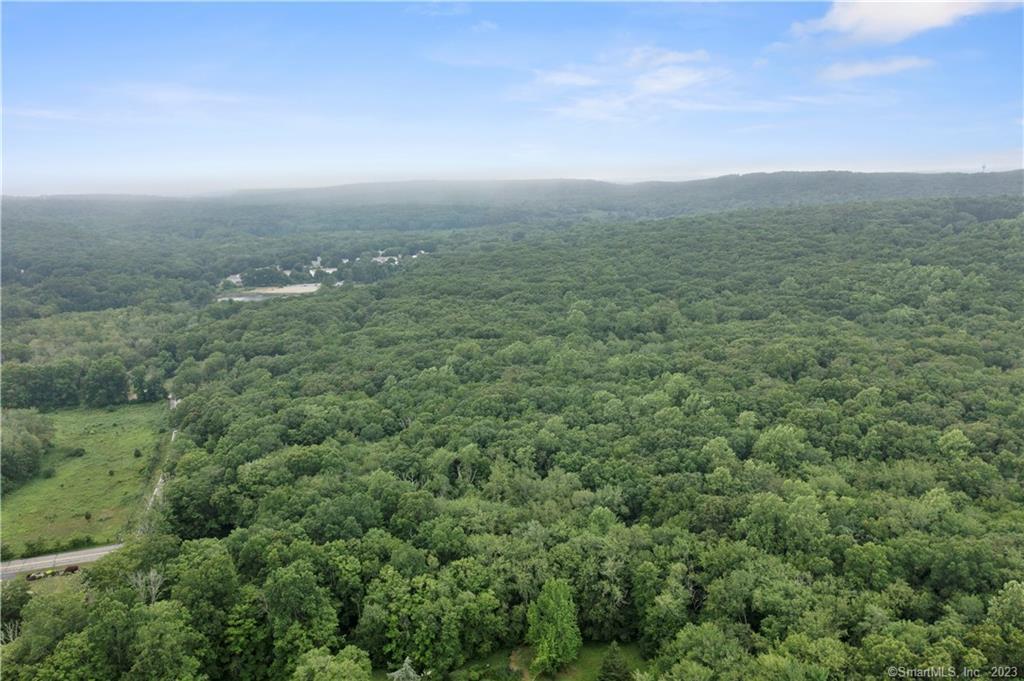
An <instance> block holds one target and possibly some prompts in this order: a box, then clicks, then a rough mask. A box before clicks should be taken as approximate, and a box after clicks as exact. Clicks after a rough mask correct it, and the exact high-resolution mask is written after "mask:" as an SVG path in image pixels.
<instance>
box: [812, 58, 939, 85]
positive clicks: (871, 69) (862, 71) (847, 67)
mask: <svg viewBox="0 0 1024 681" xmlns="http://www.w3.org/2000/svg"><path fill="white" fill-rule="evenodd" d="M931 65H932V61H931V60H929V59H921V58H920V57H892V58H891V59H879V60H875V61H859V62H849V63H837V64H832V65H831V66H829V67H827V68H826V69H824V70H823V71H822V72H821V74H820V75H821V77H822V78H823V79H824V80H853V79H855V78H870V77H872V76H887V75H890V74H893V73H899V72H901V71H909V70H911V69H923V68H925V67H927V66H931Z"/></svg>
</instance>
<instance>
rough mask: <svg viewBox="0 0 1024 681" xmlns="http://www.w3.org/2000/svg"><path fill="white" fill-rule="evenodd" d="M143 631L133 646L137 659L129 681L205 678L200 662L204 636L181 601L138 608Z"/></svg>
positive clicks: (178, 680)
mask: <svg viewBox="0 0 1024 681" xmlns="http://www.w3.org/2000/svg"><path fill="white" fill-rule="evenodd" d="M136 608H138V609H139V620H140V624H139V628H138V630H137V631H136V634H135V641H134V642H133V643H132V645H131V656H132V659H133V660H134V663H133V664H132V668H131V670H130V671H129V672H128V673H127V674H126V675H125V677H124V678H125V679H126V681H136V680H138V681H162V680H164V679H166V681H172V680H174V681H190V680H192V679H196V680H198V679H201V678H203V676H202V675H201V674H200V673H199V668H200V663H199V660H200V659H201V658H202V657H203V656H204V655H205V654H206V651H204V645H205V644H204V641H203V637H202V636H201V635H200V634H199V632H197V631H196V630H195V629H193V628H192V626H191V624H190V623H189V616H188V611H187V610H186V609H185V607H184V606H182V605H181V603H178V602H177V601H158V602H157V603H154V604H153V605H149V606H143V605H138V606H136Z"/></svg>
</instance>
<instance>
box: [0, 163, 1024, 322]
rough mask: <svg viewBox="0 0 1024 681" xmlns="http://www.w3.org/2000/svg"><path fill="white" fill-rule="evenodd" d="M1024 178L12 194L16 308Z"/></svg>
mask: <svg viewBox="0 0 1024 681" xmlns="http://www.w3.org/2000/svg"><path fill="white" fill-rule="evenodd" d="M1022 183H1024V173H1022V172H1021V171H1013V172H1002V173H975V174H964V173H944V174H915V173H849V172H807V173H798V172H783V173H753V174H749V175H730V176H725V177H719V178H712V179H708V180H697V181H690V182H644V183H638V184H631V185H620V184H612V183H607V182H596V181H582V180H539V181H520V182H406V183H402V182H399V183H379V184H355V185H345V186H341V187H327V188H321V189H303V190H281V191H254V192H238V193H236V194H232V195H226V196H210V197H191V198H161V197H134V196H53V197H34V198H30V197H4V206H3V229H4V244H5V248H4V249H3V253H2V261H3V269H2V272H0V274H2V277H3V286H4V295H5V304H4V307H3V315H4V319H8V320H14V319H24V318H38V317H46V316H49V315H52V314H56V313H61V312H71V311H88V310H102V309H107V308H122V307H128V306H138V305H148V306H154V305H166V304H169V303H174V302H179V301H189V302H191V303H193V304H197V305H201V304H205V303H207V302H209V301H210V300H212V298H213V296H214V293H215V290H216V287H217V285H218V283H219V282H220V281H221V280H222V279H223V278H224V277H226V276H227V275H228V274H231V273H235V272H241V271H243V270H246V269H250V268H255V267H266V266H268V265H282V266H285V267H292V266H294V264H295V263H297V262H308V261H309V260H310V259H311V258H315V257H317V256H323V257H324V258H325V259H326V260H327V261H329V262H330V263H331V264H338V262H339V261H340V260H341V259H342V258H350V259H351V258H354V257H355V256H356V255H358V254H359V253H360V252H363V251H367V250H371V249H385V248H391V247H397V248H399V249H401V250H403V251H405V252H409V253H415V252H416V251H417V250H418V249H421V248H423V249H425V250H427V251H433V250H434V248H435V247H436V245H437V244H438V239H441V244H442V245H444V242H445V241H452V240H455V241H458V240H460V239H465V238H473V235H474V233H475V232H476V231H479V230H480V229H481V228H489V229H505V230H507V231H509V232H516V231H519V230H522V229H528V228H537V227H547V228H555V229H558V228H565V227H567V226H571V225H574V224H580V223H583V222H587V223H591V224H595V223H606V222H609V221H611V222H615V221H628V220H637V219H650V218H666V217H673V216H680V215H686V214H695V213H706V212H720V211H723V210H733V209H751V208H762V207H779V206H794V205H802V204H813V205H817V204H830V203H841V202H849V201H864V200H880V199H900V198H930V197H961V198H965V199H966V198H968V197H981V196H998V195H1019V194H1020V192H1021V187H1022ZM459 231H463V232H466V234H463V235H461V236H458V235H456V233H455V232H459ZM339 233H340V234H344V235H345V238H344V239H343V240H339V238H338V237H339ZM53 244H59V245H60V246H61V247H60V248H53Z"/></svg>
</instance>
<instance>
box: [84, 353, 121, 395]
mask: <svg viewBox="0 0 1024 681" xmlns="http://www.w3.org/2000/svg"><path fill="white" fill-rule="evenodd" d="M82 394H83V396H84V398H85V401H86V402H87V403H88V404H90V405H92V406H94V407H105V406H107V405H108V404H122V403H124V402H127V401H128V372H127V370H126V369H125V368H124V362H122V361H121V358H120V357H117V356H116V355H107V356H106V357H104V358H103V359H100V360H97V361H95V362H93V363H92V364H91V365H90V366H89V370H88V371H86V372H85V378H84V379H83V380H82Z"/></svg>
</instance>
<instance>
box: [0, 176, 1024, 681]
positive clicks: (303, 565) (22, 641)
mask: <svg viewBox="0 0 1024 681" xmlns="http://www.w3.org/2000/svg"><path fill="white" fill-rule="evenodd" d="M1015 177H1016V182H1017V183H1018V184H1019V175H1017V176H1015ZM851 191H852V190H851ZM936 191H937V192H938V191H940V190H936ZM1005 193H1006V194H1008V195H1007V196H989V197H984V198H977V197H976V198H969V197H961V198H940V199H929V200H923V199H921V200H900V201H878V202H855V203H843V204H841V205H826V206H804V207H787V208H768V207H759V208H757V209H751V210H740V211H731V212H723V213H712V214H703V215H696V216H688V217H676V218H669V219H652V220H639V221H637V220H636V219H635V216H634V219H631V220H628V221H626V220H620V221H617V222H616V221H612V222H600V221H599V222H585V223H580V224H561V223H559V224H557V225H556V224H528V225H520V226H519V227H517V228H516V229H489V230H486V229H481V230H471V231H468V232H466V233H465V234H461V233H460V234H456V235H453V233H452V232H451V231H447V230H450V229H451V225H448V226H447V227H446V228H445V230H446V231H443V232H436V233H435V232H430V233H428V234H427V236H428V237H429V238H432V239H436V240H437V241H436V242H437V243H439V244H440V245H441V247H439V248H438V249H437V251H436V252H435V253H433V254H432V255H431V257H430V258H425V259H423V260H422V261H419V262H417V263H416V265H415V266H414V267H409V268H406V269H404V270H402V271H400V272H397V273H396V274H395V275H394V276H389V277H387V278H385V279H382V280H380V281H376V282H374V283H372V284H369V285H365V286H360V287H340V288H334V287H330V288H328V287H325V288H324V289H322V290H321V291H318V292H317V293H315V294H312V295H310V296H307V297H301V298H293V299H288V300H275V301H269V302H264V303H258V304H239V303H218V304H213V305H208V306H205V307H201V308H200V309H198V310H197V309H194V308H187V309H186V308H173V307H172V308H160V311H159V314H160V315H180V317H172V318H173V319H178V320H180V321H181V322H182V323H181V325H180V327H175V325H173V324H169V323H167V319H168V317H160V319H161V321H162V323H161V325H159V326H158V327H154V333H153V334H151V336H150V337H147V338H146V339H145V340H144V341H141V340H140V342H139V343H137V344H134V345H133V346H132V348H130V349H118V348H113V349H112V350H113V351H114V354H112V355H109V356H108V355H104V356H106V357H107V359H108V360H112V358H113V357H114V355H115V354H116V355H117V356H118V361H121V362H127V364H125V366H124V372H123V374H122V376H123V375H124V373H127V372H129V371H130V370H132V369H134V368H136V367H139V366H141V367H143V368H144V369H145V370H147V371H150V370H152V371H157V370H159V371H158V373H159V376H160V378H162V379H163V380H164V381H166V386H165V387H166V389H168V390H170V391H171V392H173V393H174V395H175V396H177V397H179V398H180V399H181V401H180V403H179V404H178V405H177V407H176V408H175V409H174V410H173V411H172V412H171V413H170V417H169V418H170V423H169V427H171V428H174V429H177V431H178V437H177V439H176V441H175V443H174V445H173V449H174V453H173V462H172V463H173V465H172V467H171V470H169V471H168V472H169V473H170V474H171V475H170V479H169V482H168V483H167V485H166V488H165V491H164V498H163V501H162V503H161V504H159V505H158V506H157V508H156V511H155V512H154V514H153V517H151V518H149V519H148V523H147V525H146V529H147V531H146V532H145V533H143V534H141V535H140V536H139V537H138V538H137V539H134V540H132V541H131V542H129V543H128V545H127V546H126V547H125V548H123V549H122V550H120V551H118V552H117V553H114V554H112V555H110V556H108V557H107V558H105V559H104V560H102V561H101V562H99V563H97V564H96V565H95V566H92V567H90V568H88V569H86V570H85V571H84V576H83V578H82V584H81V586H80V587H76V588H72V589H67V590H63V591H56V592H50V593H41V594H38V595H35V596H33V597H31V598H29V595H28V594H27V593H26V592H25V590H24V586H23V585H22V586H17V585H16V586H13V587H5V589H4V604H3V609H4V618H5V620H8V621H14V620H17V621H20V635H19V636H17V638H15V639H14V641H13V642H10V643H7V644H6V645H4V648H3V663H4V673H5V675H7V676H9V677H10V678H12V679H117V678H123V679H183V678H210V679H314V678H316V679H319V678H346V679H353V680H360V679H369V678H370V667H371V664H372V666H373V667H377V668H387V669H389V670H390V669H395V668H398V667H399V666H401V665H402V664H403V662H405V661H406V660H407V659H408V665H409V668H410V669H415V670H417V671H418V672H419V673H425V672H428V671H429V672H431V673H432V674H433V678H448V677H449V676H451V678H463V679H469V678H481V677H480V675H479V672H474V671H473V669H472V668H471V667H470V668H467V667H466V665H467V664H468V665H472V664H473V661H474V660H477V659H479V658H481V657H482V656H485V655H487V654H488V653H490V652H492V651H494V650H496V649H500V648H506V647H510V646H517V645H522V644H529V645H530V646H531V647H532V648H533V649H534V651H535V652H536V656H535V657H534V665H535V667H534V670H535V671H536V672H538V673H547V672H550V671H553V670H556V669H559V668H561V667H562V666H564V665H565V664H566V663H568V662H571V661H572V659H573V656H574V655H575V654H577V652H578V649H579V645H580V643H581V642H582V641H620V642H627V643H628V642H635V643H639V645H640V646H641V650H642V651H643V653H644V655H645V656H646V657H648V658H649V659H651V660H652V665H651V668H650V669H649V670H648V671H646V672H640V673H639V676H638V677H637V678H639V679H641V680H642V681H655V680H657V681H683V680H686V681H689V680H691V679H736V680H739V679H780V678H785V679H825V678H828V679H877V678H882V677H884V676H885V675H886V670H887V669H888V668H889V667H890V666H893V665H898V666H901V667H907V668H924V667H949V666H954V667H958V668H959V667H963V666H969V667H982V668H987V667H988V666H994V665H1011V664H1017V665H1020V663H1021V661H1022V660H1024V654H1022V653H1024V583H1022V580H1024V533H1022V531H1021V528H1022V527H1024V487H1022V482H1024V341H1022V339H1024V217H1022V215H1021V213H1022V208H1024V203H1022V199H1021V197H1020V195H1019V191H1014V190H1012V189H1011V190H1009V191H1007V192H1005ZM5 220H6V218H5ZM5 229H6V227H5ZM359 234H360V236H359V237H358V238H364V237H365V238H367V239H368V241H367V243H366V247H367V248H369V247H371V244H370V242H369V238H370V237H368V236H366V235H365V234H364V233H362V232H360V233H359ZM395 234H396V235H405V237H407V238H408V239H410V241H411V240H414V239H419V238H421V237H420V236H408V234H407V233H406V232H404V231H402V230H398V231H396V232H395ZM307 236H308V235H307ZM274 238H281V239H285V237H282V236H279V235H275V236H274ZM298 238H306V237H303V236H300V237H298ZM315 238H317V239H327V238H328V237H327V236H325V235H323V234H318V235H317V236H316V237H315ZM335 238H336V240H337V243H338V244H343V243H345V239H344V237H343V236H342V235H336V237H335ZM396 238H398V236H396ZM281 243H282V244H283V243H285V241H282V242H281ZM338 247H339V248H340V247H341V246H338ZM349 247H350V246H348V245H347V244H346V245H344V248H349ZM4 257H5V261H6V259H7V258H8V257H11V258H14V259H17V258H18V257H20V255H19V254H18V253H15V254H13V255H11V256H8V254H7V253H6V252H5V255H4ZM6 269H7V267H6V262H5V271H6ZM38 286H45V283H44V282H40V283H39V284H38ZM211 286H212V282H211ZM4 294H5V297H6V296H7V295H8V291H7V286H6V282H5V291H4ZM18 295H25V296H26V297H25V300H26V301H29V302H28V303H27V304H28V305H36V304H38V301H37V300H36V299H34V298H33V297H32V296H33V295H35V294H33V293H31V292H25V291H21V292H19V293H18ZM197 302H198V300H197ZM5 306H6V300H5ZM154 314H156V311H155V310H154ZM54 319H55V321H53V322H52V324H53V325H54V326H53V327H52V328H63V327H60V326H58V325H59V324H61V323H62V322H60V321H56V320H60V319H61V316H60V315H57V316H56V317H54ZM41 322H47V320H36V321H35V322H31V323H41ZM21 323H30V322H21ZM125 323H127V322H125ZM68 324H70V322H68ZM40 328H44V327H40ZM68 328H72V327H68ZM5 342H6V341H5ZM108 349H110V348H108ZM36 351H37V352H41V351H39V350H38V349H37V350H36ZM95 351H96V353H97V357H96V358H95V359H93V360H91V361H93V362H94V363H95V362H101V361H104V360H103V359H102V358H100V357H99V350H98V349H96V350H95ZM26 352H28V351H26ZM104 352H106V350H104ZM29 354H31V353H29ZM58 354H59V353H58ZM25 359H26V360H27V362H26V363H28V362H29V361H36V359H38V360H40V361H43V362H44V363H47V364H49V363H52V362H56V361H61V360H59V359H57V357H56V355H55V354H54V353H45V357H40V358H33V357H30V356H26V357H25ZM126 380H127V379H126ZM474 673H476V674H477V675H476V676H475V677H473V676H472V674H474ZM318 674H320V675H319V676H318ZM485 678H490V677H485Z"/></svg>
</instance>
